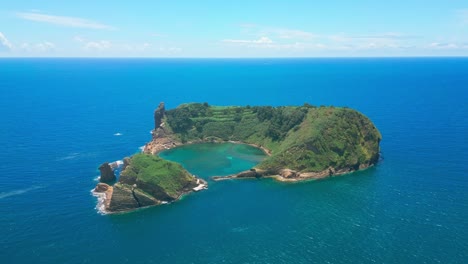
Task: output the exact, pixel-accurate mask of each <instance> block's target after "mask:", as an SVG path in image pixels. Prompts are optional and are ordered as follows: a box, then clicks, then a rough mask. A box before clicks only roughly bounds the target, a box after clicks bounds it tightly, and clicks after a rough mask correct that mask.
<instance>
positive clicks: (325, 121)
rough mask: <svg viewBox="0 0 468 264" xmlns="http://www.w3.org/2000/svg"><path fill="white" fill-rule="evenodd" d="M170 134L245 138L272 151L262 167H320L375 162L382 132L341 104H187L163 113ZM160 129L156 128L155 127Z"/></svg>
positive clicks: (187, 138)
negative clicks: (280, 105)
mask: <svg viewBox="0 0 468 264" xmlns="http://www.w3.org/2000/svg"><path fill="white" fill-rule="evenodd" d="M163 120H164V122H165V127H164V130H165V131H167V133H166V136H167V135H170V137H172V138H173V139H174V140H176V141H179V142H181V143H182V144H183V143H186V142H191V141H214V140H216V141H227V140H232V141H240V142H244V143H248V144H255V145H258V146H262V147H265V148H267V149H269V150H271V154H272V155H271V156H270V157H268V158H267V159H265V160H264V161H263V162H262V163H260V164H259V165H258V166H257V168H259V169H264V170H269V171H272V172H277V171H279V170H281V169H285V168H287V169H292V170H295V171H299V172H320V171H324V170H329V169H332V170H333V171H339V170H357V169H361V168H365V167H368V166H371V165H372V164H375V163H376V162H377V160H378V157H379V143H380V140H381V135H380V132H379V131H378V130H377V128H376V127H375V126H374V124H373V123H372V122H371V121H370V120H369V119H368V118H367V117H366V116H364V115H363V114H361V113H359V112H357V111H355V110H352V109H349V108H338V107H315V106H311V105H309V104H305V105H303V106H282V107H271V106H254V107H251V106H245V107H238V106H229V107H220V106H210V105H208V104H207V103H203V104H201V103H191V104H183V105H180V106H179V107H177V108H175V109H172V110H168V111H166V112H165V116H164V117H163ZM156 130H157V129H156Z"/></svg>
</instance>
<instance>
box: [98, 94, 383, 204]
mask: <svg viewBox="0 0 468 264" xmlns="http://www.w3.org/2000/svg"><path fill="white" fill-rule="evenodd" d="M151 133H152V140H151V141H150V142H148V143H147V144H146V145H145V146H144V148H143V153H139V154H136V155H134V156H132V157H131V158H126V159H124V161H123V162H121V163H122V172H121V174H120V177H119V180H118V182H117V183H116V184H114V185H113V186H112V184H111V183H109V181H110V180H112V179H114V178H115V177H114V175H112V174H111V173H110V172H109V168H111V169H114V168H116V167H118V164H116V163H113V164H109V163H104V164H103V165H101V167H100V170H101V176H102V178H101V183H99V184H98V186H96V189H95V193H97V194H98V195H100V196H101V198H102V199H101V201H102V202H101V207H102V208H104V211H106V212H125V211H130V210H133V209H137V208H141V207H146V206H151V205H158V204H163V203H170V202H173V201H176V200H178V199H179V198H180V197H181V196H182V195H184V194H187V193H189V192H192V191H199V190H202V189H204V188H206V187H207V182H206V181H204V180H202V179H199V178H196V177H195V176H193V175H191V174H190V173H189V172H187V171H186V170H185V169H183V168H182V166H181V165H179V164H177V163H174V162H170V161H167V160H164V159H162V158H160V157H158V156H157V155H158V153H160V152H161V151H164V150H167V149H171V148H174V147H178V146H183V145H187V144H196V143H206V142H213V143H220V142H232V143H239V144H249V145H252V146H255V147H258V148H260V149H262V150H263V151H264V152H265V153H266V154H267V155H268V156H267V158H265V159H264V160H263V161H261V162H260V163H259V164H258V165H257V166H255V167H254V168H251V169H250V170H247V171H243V172H240V173H237V174H234V175H228V176H217V177H213V180H226V179H241V178H242V179H243V178H264V177H271V178H274V179H276V180H279V181H291V182H294V181H303V180H314V179H322V178H327V177H331V176H337V175H343V174H347V173H350V172H354V171H357V170H362V169H366V168H368V167H371V166H373V165H375V164H376V163H377V162H378V160H379V157H380V141H381V139H382V136H381V134H380V132H379V130H378V129H377V128H376V127H375V125H374V124H373V123H372V122H371V121H370V119H369V118H367V117H366V116H365V115H363V114H362V113H360V112H358V111H356V110H353V109H350V108H347V107H333V106H327V107H326V106H320V107H317V106H313V105H310V104H308V103H305V104H304V105H302V106H279V107H273V106H249V105H247V106H211V105H209V104H208V103H188V104H182V105H179V106H178V107H177V108H174V109H170V110H166V109H165V104H164V103H163V102H162V103H160V104H159V106H158V107H157V108H156V110H155V111H154V129H153V130H152V132H151Z"/></svg>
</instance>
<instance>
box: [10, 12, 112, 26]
mask: <svg viewBox="0 0 468 264" xmlns="http://www.w3.org/2000/svg"><path fill="white" fill-rule="evenodd" d="M16 16H17V17H19V18H21V19H25V20H30V21H36V22H43V23H50V24H54V25H60V26H65V27H75V28H90V29H105V30H114V29H115V28H114V27H112V26H109V25H106V24H102V23H99V22H96V21H92V20H88V19H84V18H79V17H67V16H54V15H46V14H41V13H34V12H24V13H21V12H20V13H16Z"/></svg>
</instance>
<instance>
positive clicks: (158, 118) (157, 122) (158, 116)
mask: <svg viewBox="0 0 468 264" xmlns="http://www.w3.org/2000/svg"><path fill="white" fill-rule="evenodd" d="M164 114H165V109H164V102H161V103H160V104H159V106H158V108H156V110H154V129H155V130H156V129H158V128H159V127H160V126H161V124H162V119H163V117H164Z"/></svg>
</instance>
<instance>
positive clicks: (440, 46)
mask: <svg viewBox="0 0 468 264" xmlns="http://www.w3.org/2000/svg"><path fill="white" fill-rule="evenodd" d="M428 48H429V49H434V50H460V49H468V44H462V43H439V42H433V43H431V44H429V46H428Z"/></svg>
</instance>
